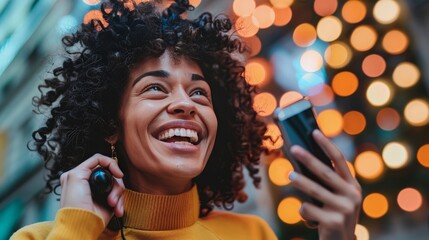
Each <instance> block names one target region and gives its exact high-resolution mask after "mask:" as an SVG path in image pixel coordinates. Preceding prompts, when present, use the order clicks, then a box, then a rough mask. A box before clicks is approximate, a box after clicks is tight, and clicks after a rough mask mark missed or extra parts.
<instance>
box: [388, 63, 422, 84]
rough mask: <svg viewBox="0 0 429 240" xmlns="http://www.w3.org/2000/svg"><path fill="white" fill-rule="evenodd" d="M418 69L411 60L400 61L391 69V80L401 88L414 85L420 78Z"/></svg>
mask: <svg viewBox="0 0 429 240" xmlns="http://www.w3.org/2000/svg"><path fill="white" fill-rule="evenodd" d="M420 76H421V73H420V69H419V68H418V67H417V66H416V65H415V64H414V63H411V62H402V63H400V64H398V66H396V67H395V70H393V74H392V78H393V82H395V84H396V85H398V86H399V87H401V88H409V87H412V86H414V85H415V84H416V83H417V82H418V81H419V80H420Z"/></svg>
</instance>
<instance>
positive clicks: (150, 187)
mask: <svg viewBox="0 0 429 240" xmlns="http://www.w3.org/2000/svg"><path fill="white" fill-rule="evenodd" d="M131 179H132V180H131ZM192 186H193V183H192V180H190V179H183V180H182V179H177V178H174V179H170V178H163V177H159V176H154V175H151V174H147V173H137V174H136V173H135V172H134V173H130V174H129V177H128V184H127V188H129V189H131V190H133V191H135V192H141V193H147V194H154V195H177V194H180V193H184V192H187V191H189V190H190V189H191V188H192Z"/></svg>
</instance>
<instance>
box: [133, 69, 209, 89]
mask: <svg viewBox="0 0 429 240" xmlns="http://www.w3.org/2000/svg"><path fill="white" fill-rule="evenodd" d="M149 76H152V77H160V78H168V77H169V76H170V73H169V72H167V71H164V70H156V71H150V72H145V73H143V74H142V75H140V76H138V77H137V78H136V79H135V80H134V81H133V85H132V86H134V85H136V84H137V83H138V82H139V81H140V80H141V79H143V78H145V77H149ZM197 80H203V81H206V79H205V78H204V77H203V76H201V75H199V74H195V73H193V74H192V75H191V81H197Z"/></svg>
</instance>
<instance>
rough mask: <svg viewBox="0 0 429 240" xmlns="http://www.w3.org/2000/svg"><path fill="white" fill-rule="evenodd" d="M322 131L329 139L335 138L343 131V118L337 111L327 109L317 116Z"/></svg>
mask: <svg viewBox="0 0 429 240" xmlns="http://www.w3.org/2000/svg"><path fill="white" fill-rule="evenodd" d="M317 123H318V124H319V127H320V130H321V131H322V132H323V133H324V134H325V135H326V136H328V137H335V136H337V135H338V134H340V133H341V131H342V130H343V125H344V122H343V116H342V115H341V113H340V112H338V111H337V110H335V109H326V110H323V111H321V112H320V113H319V114H318V115H317Z"/></svg>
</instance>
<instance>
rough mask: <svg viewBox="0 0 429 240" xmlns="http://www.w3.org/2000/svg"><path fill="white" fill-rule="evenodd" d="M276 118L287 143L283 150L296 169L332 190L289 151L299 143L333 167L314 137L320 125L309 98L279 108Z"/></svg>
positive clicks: (314, 201)
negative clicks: (314, 132)
mask: <svg viewBox="0 0 429 240" xmlns="http://www.w3.org/2000/svg"><path fill="white" fill-rule="evenodd" d="M274 120H275V122H276V123H277V125H278V126H279V128H280V131H281V133H282V137H283V139H284V142H285V145H284V146H283V152H284V154H285V155H286V156H287V157H288V158H289V160H290V162H291V163H292V166H293V168H294V171H297V172H299V173H301V174H303V175H304V176H306V177H308V178H309V179H311V180H313V181H314V182H316V183H318V184H320V185H322V186H323V187H325V188H327V189H328V190H331V189H330V188H329V187H328V186H326V184H325V183H324V182H323V181H322V180H320V179H319V178H318V177H316V176H315V175H314V174H313V173H312V172H311V171H310V170H309V169H307V167H305V166H304V165H303V164H302V163H300V162H299V161H297V160H295V159H294V158H293V156H292V155H291V154H290V153H289V149H290V147H292V146H293V145H299V146H301V147H302V148H304V149H306V150H307V151H309V152H310V153H311V154H313V155H314V156H315V157H316V158H318V159H319V160H320V161H321V162H323V163H324V164H325V165H327V166H329V167H330V168H333V167H332V163H331V160H330V159H329V157H328V156H326V154H325V153H324V151H323V150H322V149H321V148H320V146H319V145H318V144H317V143H316V141H315V140H314V138H313V135H312V133H313V131H314V130H315V129H319V127H318V125H317V121H316V115H315V111H314V108H313V106H312V104H311V102H310V101H309V100H308V99H307V98H303V99H301V100H299V101H297V102H294V103H292V104H291V105H288V106H286V107H284V108H280V109H277V110H276V112H275V117H274ZM305 198H309V199H305V200H310V201H311V202H313V203H314V204H316V205H318V206H322V205H323V204H322V203H321V202H320V201H318V200H316V199H314V198H311V196H306V197H305Z"/></svg>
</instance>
